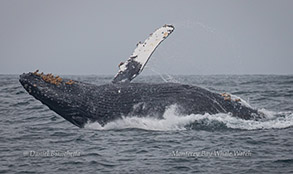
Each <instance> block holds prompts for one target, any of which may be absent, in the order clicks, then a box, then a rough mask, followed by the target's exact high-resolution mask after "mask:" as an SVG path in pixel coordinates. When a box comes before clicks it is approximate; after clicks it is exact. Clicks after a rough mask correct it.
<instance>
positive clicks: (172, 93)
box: [19, 73, 262, 128]
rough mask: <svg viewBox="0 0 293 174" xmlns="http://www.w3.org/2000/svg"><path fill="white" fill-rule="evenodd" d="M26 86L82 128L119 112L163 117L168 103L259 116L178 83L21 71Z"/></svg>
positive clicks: (184, 109)
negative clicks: (50, 78)
mask: <svg viewBox="0 0 293 174" xmlns="http://www.w3.org/2000/svg"><path fill="white" fill-rule="evenodd" d="M19 81H20V83H21V84H22V85H23V87H24V88H25V90H26V91H27V92H28V93H29V94H30V95H32V96H33V97H34V98H36V99H37V100H39V101H41V102H42V103H43V104H45V105H47V106H48V107H49V108H50V109H51V110H53V111H54V112H56V113H57V114H59V115H60V116H62V117H63V118H65V119H66V120H68V121H70V122H71V123H72V124H74V125H76V126H78V127H80V128H82V127H84V126H85V124H87V123H89V122H98V123H99V124H101V126H104V125H105V124H107V123H108V122H111V121H113V120H116V119H119V118H122V116H138V117H145V116H149V117H157V118H163V117H162V116H163V113H164V112H165V110H166V109H167V108H168V107H170V106H171V105H176V106H177V107H176V108H177V112H178V113H180V114H183V115H184V114H205V113H209V114H216V113H229V114H231V115H232V116H235V117H239V118H242V119H258V118H261V117H262V116H261V114H260V113H258V111H257V110H255V109H252V108H250V107H246V106H243V105H242V104H240V103H239V102H236V101H233V100H224V97H223V96H221V95H220V94H218V93H214V92H211V91H208V90H206V89H203V88H200V87H197V86H191V85H185V84H179V83H162V84H148V83H116V84H113V83H110V84H106V85H100V86H97V85H94V84H89V83H83V82H79V81H74V83H73V84H67V83H66V81H68V80H66V79H63V81H62V82H61V83H60V84H52V83H49V82H46V81H45V80H43V79H42V78H41V77H40V76H39V75H36V74H35V73H25V74H22V75H20V79H19Z"/></svg>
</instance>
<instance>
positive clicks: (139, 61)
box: [112, 25, 175, 83]
mask: <svg viewBox="0 0 293 174" xmlns="http://www.w3.org/2000/svg"><path fill="white" fill-rule="evenodd" d="M174 29H175V28H174V27H173V26H172V25H164V26H163V27H161V28H159V29H157V30H156V31H155V32H154V33H152V34H151V35H150V37H148V38H147V39H146V40H145V41H144V43H141V42H139V43H138V44H137V47H136V48H135V50H134V52H133V53H132V55H131V56H130V58H128V60H127V61H126V62H125V63H123V64H122V63H121V64H120V66H119V68H120V69H119V72H118V73H117V74H116V76H115V77H114V79H113V81H112V82H113V83H118V82H126V81H128V82H130V81H131V80H132V79H134V78H135V77H136V76H137V75H138V74H139V73H140V72H141V71H142V70H143V68H144V67H145V65H146V63H147V62H148V60H149V58H150V57H151V55H152V54H153V52H154V51H155V49H156V48H157V47H158V45H159V44H160V43H161V42H162V41H163V40H165V39H166V38H167V37H168V36H169V35H170V34H171V33H172V32H173V31H174Z"/></svg>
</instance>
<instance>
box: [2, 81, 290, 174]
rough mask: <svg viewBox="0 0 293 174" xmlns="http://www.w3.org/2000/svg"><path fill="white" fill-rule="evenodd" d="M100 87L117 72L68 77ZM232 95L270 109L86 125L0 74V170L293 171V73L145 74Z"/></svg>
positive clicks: (170, 114) (168, 112) (171, 114)
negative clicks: (257, 116)
mask: <svg viewBox="0 0 293 174" xmlns="http://www.w3.org/2000/svg"><path fill="white" fill-rule="evenodd" d="M67 77H69V78H72V79H75V80H80V81H84V82H89V83H93V84H98V85H99V84H105V83H108V82H109V81H110V80H111V79H112V77H111V76H67ZM135 81H136V82H147V83H164V82H165V81H172V82H180V83H186V84H191V85H197V86H201V87H204V88H207V89H209V90H211V91H215V92H229V93H231V94H233V95H235V96H238V97H240V98H242V99H243V100H245V101H246V102H247V104H249V105H251V107H254V108H257V109H259V110H260V111H261V112H263V113H265V114H266V118H265V119H262V120H258V121H254V120H242V119H239V118H234V117H231V116H229V115H227V114H215V115H209V114H204V115H195V114H192V115H178V114H176V112H175V111H174V110H175V108H174V106H171V107H170V108H169V109H167V110H166V112H165V113H164V118H165V119H163V120H156V119H152V118H137V117H131V118H124V119H122V120H116V121H113V122H111V123H109V124H107V125H105V126H104V127H101V126H100V125H99V124H97V123H91V124H88V125H86V128H84V129H80V128H77V127H75V126H74V125H72V124H71V123H69V122H68V121H66V120H64V119H63V118H62V117H61V116H59V115H57V114H56V113H54V112H53V111H51V110H50V109H48V107H47V106H44V105H42V104H41V103H40V102H39V101H37V100H35V99H34V98H33V97H32V96H30V95H29V94H28V93H27V92H26V91H25V90H24V89H23V88H22V86H21V85H20V83H19V82H18V75H0V99H1V100H0V116H1V119H0V155H1V158H0V173H38V174H39V173H135V174H136V173H180V172H182V173H216V172H217V173H293V76H292V75H288V76H287V75H282V76H281V75H240V76H239V75H228V76H225V75H215V76H165V77H163V78H162V77H159V76H142V77H138V79H136V80H135Z"/></svg>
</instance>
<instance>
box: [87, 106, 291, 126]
mask: <svg viewBox="0 0 293 174" xmlns="http://www.w3.org/2000/svg"><path fill="white" fill-rule="evenodd" d="M259 112H262V113H264V114H265V115H266V117H265V118H264V119H261V120H243V119H240V118H237V117H233V116H231V115H229V114H224V113H218V114H207V113H206V114H203V115H202V114H191V115H180V114H178V113H177V112H176V105H173V106H170V107H169V108H168V109H167V110H166V111H165V113H164V115H163V118H164V119H157V118H153V117H143V118H142V117H136V116H132V117H123V118H122V119H118V120H115V121H112V122H110V123H108V124H106V125H105V126H104V127H102V126H101V125H100V124H99V123H97V122H95V123H88V124H87V125H86V126H85V128H88V129H95V130H113V129H114V130H115V129H129V128H137V129H143V130H155V131H170V130H172V131H178V130H208V131H209V130H210V131H214V130H223V129H224V130H225V129H240V130H256V129H284V128H288V127H291V126H293V112H272V111H268V110H265V109H260V110H259Z"/></svg>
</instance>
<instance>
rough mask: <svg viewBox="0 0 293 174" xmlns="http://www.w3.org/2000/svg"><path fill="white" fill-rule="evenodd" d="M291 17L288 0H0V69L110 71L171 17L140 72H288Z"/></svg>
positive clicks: (292, 53) (292, 47) (291, 70)
mask: <svg viewBox="0 0 293 174" xmlns="http://www.w3.org/2000/svg"><path fill="white" fill-rule="evenodd" d="M292 19H293V1H292V0H279V1H277V0H201V1H197V0H192V1H191V0H190V1H188V0H160V1H159V0H145V1H139V0H132V1H130V0H123V1H119V0H115V1H111V0H105V1H102V0H80V1H75V0H50V1H49V0H44V1H40V0H0V25H1V27H0V61H1V62H0V73H1V74H3V73H4V74H7V73H9V74H20V73H22V72H28V71H34V70H36V69H40V71H44V72H46V73H48V72H52V73H54V74H76V75H78V74H96V75H100V74H104V75H105V74H107V75H108V74H113V75H114V74H116V72H117V71H118V64H119V63H120V62H121V61H125V60H126V59H127V58H128V57H129V56H130V55H131V53H132V52H133V50H134V48H135V46H136V43H137V42H138V41H144V40H145V39H146V37H148V35H149V34H150V33H152V32H153V31H154V30H155V29H157V28H159V27H161V26H162V25H164V24H173V25H174V26H175V28H176V29H175V31H174V32H173V34H171V35H170V36H169V38H167V39H166V40H165V41H164V42H163V43H162V44H161V45H160V46H159V47H158V49H157V50H156V51H155V53H154V54H153V56H152V59H151V60H150V62H149V63H148V65H147V67H146V69H145V70H144V72H143V74H144V75H149V74H156V73H155V72H158V73H162V74H166V73H167V74H293V20H292Z"/></svg>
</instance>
